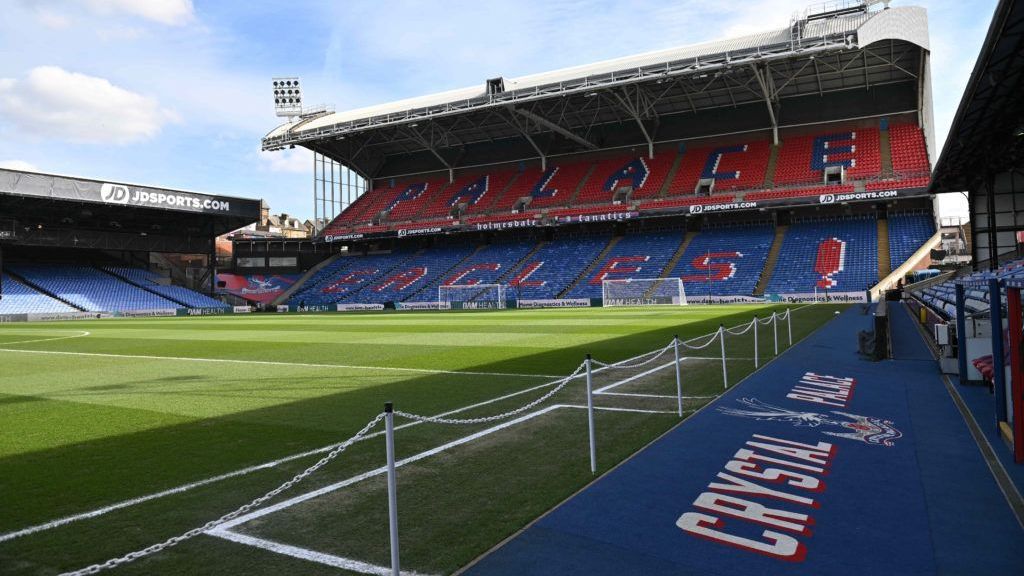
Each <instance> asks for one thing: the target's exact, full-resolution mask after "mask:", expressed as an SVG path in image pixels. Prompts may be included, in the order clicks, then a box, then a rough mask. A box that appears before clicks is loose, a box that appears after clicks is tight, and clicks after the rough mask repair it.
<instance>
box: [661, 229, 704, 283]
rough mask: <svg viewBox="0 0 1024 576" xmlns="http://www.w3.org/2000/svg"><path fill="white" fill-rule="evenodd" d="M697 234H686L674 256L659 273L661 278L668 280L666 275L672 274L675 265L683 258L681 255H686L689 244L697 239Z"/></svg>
mask: <svg viewBox="0 0 1024 576" xmlns="http://www.w3.org/2000/svg"><path fill="white" fill-rule="evenodd" d="M697 234H698V233H697V232H687V233H686V236H684V237H683V242H682V243H681V244H679V248H676V252H675V254H673V255H672V258H671V259H669V261H668V264H666V265H665V269H664V270H662V271H661V277H662V278H668V275H669V274H671V273H672V271H673V270H675V268H676V264H678V263H679V261H680V260H681V259H682V258H683V254H684V253H686V248H687V247H688V246H689V245H690V242H692V241H693V239H694V238H696V237H697Z"/></svg>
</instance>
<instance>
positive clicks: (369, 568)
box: [208, 530, 421, 576]
mask: <svg viewBox="0 0 1024 576" xmlns="http://www.w3.org/2000/svg"><path fill="white" fill-rule="evenodd" d="M208 534H213V535H215V536H218V537H220V538H223V539H225V540H230V541H232V542H237V543H238V544H245V545H247V546H253V547H256V548H260V549H263V550H267V551H270V552H276V553H278V554H283V555H285V556H291V557H292V558H298V559H300V560H308V561H309V562H316V563H318V564H324V565H326V566H332V567H334V568H341V569H343V570H349V571H351V572H359V573H360V574H375V575H378V576H391V568H389V567H387V566H377V565H375V564H368V563H366V562H360V561H358V560H352V559H350V558H342V557H341V556H335V555H333V554H325V553H323V552H317V551H315V550H309V549H307V548H299V547H298V546H292V545H290V544H282V543H280V542H275V541H273V540H267V539H265V538H256V537H253V536H248V535H246V534H239V533H238V532H232V531H230V530H214V531H211V532H208ZM401 574H404V575H406V576H421V573H419V572H406V571H405V570H403V571H402V572H401Z"/></svg>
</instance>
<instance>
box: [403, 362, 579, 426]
mask: <svg viewBox="0 0 1024 576" xmlns="http://www.w3.org/2000/svg"><path fill="white" fill-rule="evenodd" d="M585 367H586V364H585V363H583V364H580V365H579V366H578V367H577V368H576V370H575V371H574V372H573V373H572V374H570V375H568V376H566V377H565V378H562V379H560V380H555V381H554V382H552V384H554V383H557V384H558V385H557V386H555V387H554V388H552V389H551V390H550V391H549V392H548V393H547V394H544V395H543V396H541V397H540V398H537V399H536V400H534V401H533V402H530V403H529V404H525V405H523V406H520V407H519V408H516V409H515V410H509V411H508V412H504V413H502V414H495V415H493V416H482V417H480V418H441V417H440V416H423V415H420V414H412V413H410V412H402V411H401V410H395V415H396V416H401V417H403V418H408V419H409V420H416V421H418V422H430V423H432V424H455V425H462V424H484V423H487V422H494V421H496V420H504V419H506V418H511V417H512V416H515V415H517V414H521V413H523V412H526V411H527V410H529V409H530V408H533V407H534V406H537V405H538V404H540V403H542V402H544V401H545V400H547V399H548V398H551V397H552V396H554V395H555V394H557V393H558V392H559V391H560V390H561V389H562V388H565V387H566V385H567V384H569V382H572V381H573V380H574V379H575V378H576V377H577V376H579V375H580V373H582V372H583V369H584V368H585Z"/></svg>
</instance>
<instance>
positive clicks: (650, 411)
mask: <svg viewBox="0 0 1024 576" xmlns="http://www.w3.org/2000/svg"><path fill="white" fill-rule="evenodd" d="M672 398H675V396H672ZM559 407H560V408H580V409H582V410H586V409H587V407H586V406H580V405H579V404H562V405H560V406H559ZM594 410H603V411H605V412H635V413H637V414H676V413H677V412H676V411H675V410H641V409H639V408H616V407H613V406H594Z"/></svg>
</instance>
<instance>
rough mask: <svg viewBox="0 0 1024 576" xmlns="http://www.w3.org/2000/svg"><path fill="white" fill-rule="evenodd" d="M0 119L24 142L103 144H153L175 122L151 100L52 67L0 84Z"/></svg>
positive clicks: (2, 79)
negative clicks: (30, 138) (50, 140)
mask: <svg viewBox="0 0 1024 576" xmlns="http://www.w3.org/2000/svg"><path fill="white" fill-rule="evenodd" d="M0 116H2V117H4V118H5V119H6V120H7V121H8V122H9V123H10V124H11V125H13V126H15V127H16V128H17V129H18V130H19V131H21V132H22V133H24V134H25V135H28V136H37V137H44V138H56V139H60V140H66V141H72V142H88V143H106V144H111V143H113V144H126V143H129V142H137V141H140V140H146V139H149V138H152V137H153V136H156V135H157V134H158V133H159V132H160V129H161V128H162V127H163V125H164V124H166V123H167V122H172V121H176V120H177V115H176V114H174V113H173V112H171V111H170V110H167V109H164V108H161V107H160V104H159V103H158V102H157V101H156V100H155V99H153V98H149V97H146V96H143V95H141V94H136V93H134V92H131V91H129V90H126V89H124V88H120V87H118V86H115V85H113V84H111V83H110V82H109V81H108V80H106V79H103V78H96V77H94V76H86V75H85V74H78V73H74V72H68V71H66V70H64V69H62V68H58V67H56V66H40V67H37V68H33V69H32V71H31V72H29V74H28V76H27V77H26V78H25V79H23V80H15V79H11V78H0Z"/></svg>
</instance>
